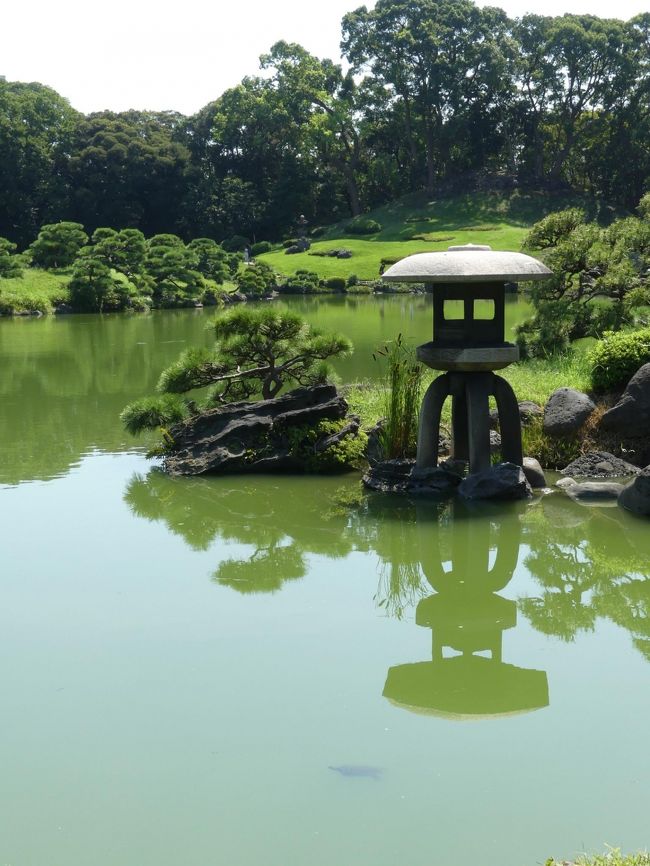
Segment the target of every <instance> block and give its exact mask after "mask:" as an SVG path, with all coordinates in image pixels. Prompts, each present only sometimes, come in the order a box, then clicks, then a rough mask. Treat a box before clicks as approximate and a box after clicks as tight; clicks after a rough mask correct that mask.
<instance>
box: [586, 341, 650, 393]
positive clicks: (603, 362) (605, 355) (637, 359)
mask: <svg viewBox="0 0 650 866" xmlns="http://www.w3.org/2000/svg"><path fill="white" fill-rule="evenodd" d="M589 362H590V364H591V365H592V374H591V382H592V385H593V387H594V390H596V391H615V390H616V389H619V388H623V387H624V386H625V385H627V383H628V382H629V380H630V379H631V378H632V376H633V375H634V374H635V373H636V371H637V370H638V369H639V367H641V366H643V364H648V363H650V328H641V329H640V330H638V331H621V332H619V333H617V334H606V335H605V336H604V338H603V339H602V340H599V341H598V343H596V345H595V346H594V347H593V349H592V350H591V351H590V353H589Z"/></svg>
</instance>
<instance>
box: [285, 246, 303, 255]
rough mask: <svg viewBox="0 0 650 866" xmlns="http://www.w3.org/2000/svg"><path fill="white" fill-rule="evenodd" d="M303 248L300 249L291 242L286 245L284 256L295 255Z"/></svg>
mask: <svg viewBox="0 0 650 866" xmlns="http://www.w3.org/2000/svg"><path fill="white" fill-rule="evenodd" d="M302 252H303V250H301V249H300V247H299V246H298V244H292V245H291V246H290V247H287V248H286V250H285V251H284V254H285V256H295V254H296V253H302Z"/></svg>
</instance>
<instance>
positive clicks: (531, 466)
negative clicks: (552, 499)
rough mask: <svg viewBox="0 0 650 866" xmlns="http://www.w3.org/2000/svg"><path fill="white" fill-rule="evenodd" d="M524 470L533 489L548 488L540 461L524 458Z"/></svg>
mask: <svg viewBox="0 0 650 866" xmlns="http://www.w3.org/2000/svg"><path fill="white" fill-rule="evenodd" d="M523 470H524V475H525V476H526V480H527V481H528V483H529V484H530V486H531V487H532V488H533V489H536V488H537V489H539V488H542V487H546V476H545V475H544V470H543V469H542V467H541V465H540V463H539V460H535V458H534V457H524V465H523Z"/></svg>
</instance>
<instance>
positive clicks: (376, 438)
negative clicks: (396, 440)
mask: <svg viewBox="0 0 650 866" xmlns="http://www.w3.org/2000/svg"><path fill="white" fill-rule="evenodd" d="M384 423H385V419H384V418H380V419H379V421H377V423H376V424H375V426H374V427H371V428H370V430H368V432H367V435H368V445H367V446H366V459H367V460H368V463H370V465H371V466H375V465H376V464H377V463H380V462H381V461H382V460H383V459H384V449H383V446H382V442H381V433H382V430H383V429H384Z"/></svg>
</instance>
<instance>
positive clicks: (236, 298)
mask: <svg viewBox="0 0 650 866" xmlns="http://www.w3.org/2000/svg"><path fill="white" fill-rule="evenodd" d="M223 299H224V302H225V303H226V304H243V303H244V301H247V300H248V298H247V297H246V295H244V294H243V293H242V292H227V293H226V294H224V296H223Z"/></svg>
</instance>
